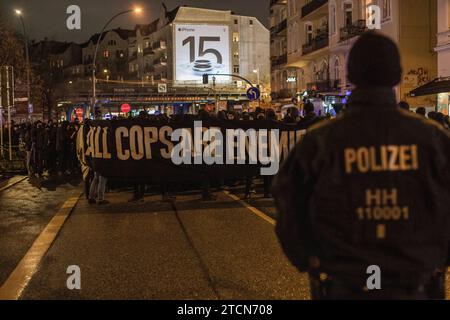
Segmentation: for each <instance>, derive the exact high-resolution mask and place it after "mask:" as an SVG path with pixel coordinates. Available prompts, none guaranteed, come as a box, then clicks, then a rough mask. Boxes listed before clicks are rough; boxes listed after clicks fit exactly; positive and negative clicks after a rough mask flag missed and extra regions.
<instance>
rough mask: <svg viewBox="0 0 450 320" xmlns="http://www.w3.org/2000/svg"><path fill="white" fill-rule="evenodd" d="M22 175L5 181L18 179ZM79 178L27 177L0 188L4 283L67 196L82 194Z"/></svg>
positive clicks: (0, 255)
mask: <svg viewBox="0 0 450 320" xmlns="http://www.w3.org/2000/svg"><path fill="white" fill-rule="evenodd" d="M18 179H22V177H12V178H11V180H9V181H4V182H3V183H2V185H1V187H4V186H6V185H7V184H8V183H7V182H15V180H18ZM78 184H79V180H78V179H74V180H72V181H71V180H70V179H69V181H68V182H67V181H66V179H64V180H63V179H53V180H52V181H45V180H44V181H39V179H35V178H32V179H26V180H24V181H22V182H19V183H18V184H16V185H14V186H12V187H10V188H8V189H6V190H3V191H0V284H2V283H3V282H4V281H5V280H6V279H7V277H8V276H9V275H10V273H11V272H12V271H13V270H14V268H15V267H16V265H17V264H18V263H19V261H20V260H21V259H22V257H23V256H24V255H25V253H26V252H27V251H28V249H29V248H30V247H31V245H32V244H33V242H34V240H35V239H36V237H37V236H38V235H39V234H40V233H41V232H42V230H43V229H44V227H45V226H46V225H47V223H48V222H49V221H50V219H51V218H52V217H53V215H54V214H55V213H56V211H57V210H58V209H59V207H61V205H62V203H63V202H64V201H65V200H66V199H67V197H69V196H71V195H74V194H79V193H80V189H79V187H78Z"/></svg>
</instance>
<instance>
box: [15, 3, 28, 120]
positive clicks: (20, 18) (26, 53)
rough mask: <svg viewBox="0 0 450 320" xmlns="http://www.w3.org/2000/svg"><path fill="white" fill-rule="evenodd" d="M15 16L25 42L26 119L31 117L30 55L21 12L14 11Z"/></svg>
mask: <svg viewBox="0 0 450 320" xmlns="http://www.w3.org/2000/svg"><path fill="white" fill-rule="evenodd" d="M14 12H15V13H16V16H17V17H18V18H19V20H20V22H21V24H22V29H23V37H24V41H25V56H26V60H27V61H26V69H27V102H28V118H30V117H31V113H30V105H31V84H30V54H29V51H28V36H27V30H26V28H25V23H24V22H23V16H22V10H19V9H16V10H14Z"/></svg>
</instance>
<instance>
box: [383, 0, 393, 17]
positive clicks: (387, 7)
mask: <svg viewBox="0 0 450 320" xmlns="http://www.w3.org/2000/svg"><path fill="white" fill-rule="evenodd" d="M381 10H382V12H383V13H382V14H383V20H389V19H390V18H391V0H382V9H381Z"/></svg>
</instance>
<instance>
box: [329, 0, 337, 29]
mask: <svg viewBox="0 0 450 320" xmlns="http://www.w3.org/2000/svg"><path fill="white" fill-rule="evenodd" d="M335 33H336V5H334V4H333V5H331V8H330V34H335Z"/></svg>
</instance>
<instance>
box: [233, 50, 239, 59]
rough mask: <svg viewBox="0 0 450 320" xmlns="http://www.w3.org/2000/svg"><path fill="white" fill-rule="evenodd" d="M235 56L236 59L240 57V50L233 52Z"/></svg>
mask: <svg viewBox="0 0 450 320" xmlns="http://www.w3.org/2000/svg"><path fill="white" fill-rule="evenodd" d="M233 57H234V58H235V59H239V51H235V52H234V53H233Z"/></svg>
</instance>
